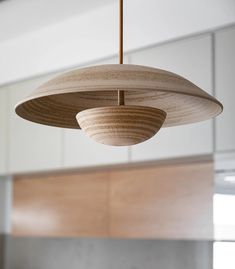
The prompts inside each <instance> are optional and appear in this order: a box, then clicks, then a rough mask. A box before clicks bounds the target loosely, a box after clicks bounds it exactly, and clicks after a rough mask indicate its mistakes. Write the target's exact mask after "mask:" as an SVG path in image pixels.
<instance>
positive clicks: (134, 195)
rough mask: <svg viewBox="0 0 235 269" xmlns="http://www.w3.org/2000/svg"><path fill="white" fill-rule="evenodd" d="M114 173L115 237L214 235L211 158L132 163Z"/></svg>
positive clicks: (112, 223) (112, 228)
mask: <svg viewBox="0 0 235 269" xmlns="http://www.w3.org/2000/svg"><path fill="white" fill-rule="evenodd" d="M110 176H111V183H110V188H111V193H110V201H111V204H110V234H111V236H112V237H124V238H164V239H212V236H213V223H212V221H213V218H212V212H213V210H212V206H213V204H212V197H213V166H212V163H194V164H184V165H171V166H162V167H146V168H140V169H130V170H126V171H120V172H113V173H111V175H110Z"/></svg>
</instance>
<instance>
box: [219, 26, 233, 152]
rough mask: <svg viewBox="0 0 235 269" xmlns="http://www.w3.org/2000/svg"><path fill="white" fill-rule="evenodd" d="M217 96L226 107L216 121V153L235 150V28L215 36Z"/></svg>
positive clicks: (222, 31)
mask: <svg viewBox="0 0 235 269" xmlns="http://www.w3.org/2000/svg"><path fill="white" fill-rule="evenodd" d="M215 50H216V57H215V74H216V76H215V77H216V82H215V85H216V96H217V98H218V99H219V100H220V101H221V102H222V104H223V106H224V111H223V113H222V114H221V115H220V116H219V117H218V118H217V119H216V151H227V150H235V27H232V28H230V29H226V30H221V31H219V32H218V33H216V35H215Z"/></svg>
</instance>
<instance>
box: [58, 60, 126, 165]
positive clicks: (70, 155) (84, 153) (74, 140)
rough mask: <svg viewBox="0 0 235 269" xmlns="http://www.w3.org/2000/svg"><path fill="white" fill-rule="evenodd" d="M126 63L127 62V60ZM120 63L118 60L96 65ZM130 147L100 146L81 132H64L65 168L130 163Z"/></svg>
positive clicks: (69, 130) (67, 130)
mask: <svg viewBox="0 0 235 269" xmlns="http://www.w3.org/2000/svg"><path fill="white" fill-rule="evenodd" d="M125 62H126V60H125ZM112 63H115V64H116V63H118V59H117V58H112V59H109V60H106V61H102V62H101V61H100V62H97V63H94V65H101V64H112ZM128 150H129V149H128V147H110V146H106V145H102V144H98V143H96V142H94V141H93V140H91V139H90V138H89V137H87V136H86V135H85V134H84V132H82V131H81V130H72V129H65V130H64V155H63V156H64V160H63V163H64V167H85V166H97V165H106V164H107V165H108V164H118V163H125V162H128Z"/></svg>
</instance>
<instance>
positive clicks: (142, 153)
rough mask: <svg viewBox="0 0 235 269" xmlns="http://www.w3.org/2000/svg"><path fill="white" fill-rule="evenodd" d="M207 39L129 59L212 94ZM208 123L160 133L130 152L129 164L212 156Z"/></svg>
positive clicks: (161, 47) (183, 42) (171, 45)
mask: <svg viewBox="0 0 235 269" xmlns="http://www.w3.org/2000/svg"><path fill="white" fill-rule="evenodd" d="M211 47H212V46H211V36H210V35H202V36H199V37H194V38H188V39H185V40H180V41H176V42H171V43H168V44H163V45H159V46H156V47H154V48H150V49H146V50H143V51H139V52H136V53H133V54H132V55H130V60H131V63H133V64H140V65H149V66H153V67H157V68H161V69H165V70H169V71H172V72H175V73H177V74H179V75H182V76H184V77H185V78H187V79H189V80H191V81H192V82H193V83H195V84H196V85H198V86H199V87H201V88H203V89H204V90H206V91H207V92H209V93H211V92H212V58H211V57H212V52H211ZM212 129H213V128H212V121H211V120H209V121H206V122H201V123H196V124H191V125H186V126H177V127H170V128H165V129H162V130H160V132H159V133H158V134H157V135H156V136H154V137H153V138H152V139H150V140H148V141H146V142H144V143H142V144H140V145H136V146H133V147H132V148H131V159H132V161H142V160H152V159H161V158H172V157H181V156H192V155H201V154H209V153H212V152H213V135H212Z"/></svg>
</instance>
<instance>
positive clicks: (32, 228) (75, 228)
mask: <svg viewBox="0 0 235 269" xmlns="http://www.w3.org/2000/svg"><path fill="white" fill-rule="evenodd" d="M107 191H108V175H107V173H103V172H98V173H95V174H94V173H79V174H63V175H54V176H53V175H50V176H38V177H37V176H32V177H30V176H29V177H17V178H16V179H15V181H14V202H13V215H12V225H13V227H12V230H13V234H14V235H27V236H30V235H33V236H78V235H79V236H107V235H108V234H107V233H108V219H107V216H108V215H107V214H108V208H107V205H108V203H107V198H108V196H107V194H108V192H107Z"/></svg>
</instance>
